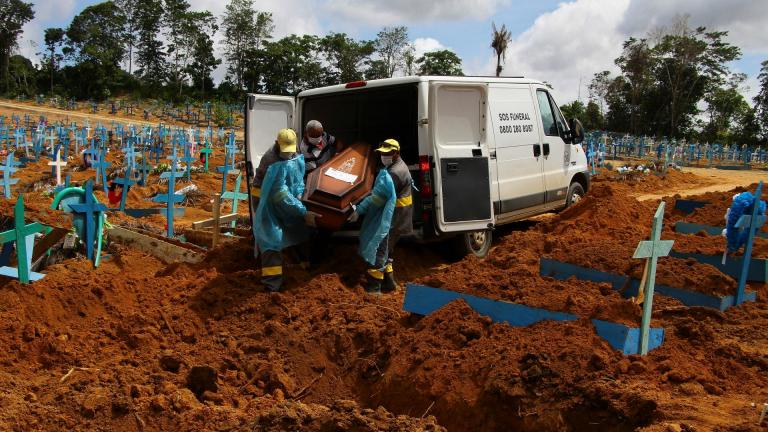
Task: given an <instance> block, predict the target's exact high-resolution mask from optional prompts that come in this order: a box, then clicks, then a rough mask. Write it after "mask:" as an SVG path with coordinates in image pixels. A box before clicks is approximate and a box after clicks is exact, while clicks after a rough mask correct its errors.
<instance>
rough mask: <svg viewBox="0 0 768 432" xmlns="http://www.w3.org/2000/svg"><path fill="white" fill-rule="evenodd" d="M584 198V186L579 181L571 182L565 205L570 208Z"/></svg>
mask: <svg viewBox="0 0 768 432" xmlns="http://www.w3.org/2000/svg"><path fill="white" fill-rule="evenodd" d="M582 198H584V187H583V186H582V185H581V183H579V182H573V183H571V187H569V188H568V198H567V199H566V200H565V207H566V208H568V207H570V206H572V205H574V204H576V203H577V202H579V201H581V199H582Z"/></svg>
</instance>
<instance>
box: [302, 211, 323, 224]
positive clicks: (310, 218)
mask: <svg viewBox="0 0 768 432" xmlns="http://www.w3.org/2000/svg"><path fill="white" fill-rule="evenodd" d="M321 217H323V216H322V215H319V214H317V213H315V212H311V211H308V212H306V213H304V223H305V224H307V226H311V227H316V226H317V218H321Z"/></svg>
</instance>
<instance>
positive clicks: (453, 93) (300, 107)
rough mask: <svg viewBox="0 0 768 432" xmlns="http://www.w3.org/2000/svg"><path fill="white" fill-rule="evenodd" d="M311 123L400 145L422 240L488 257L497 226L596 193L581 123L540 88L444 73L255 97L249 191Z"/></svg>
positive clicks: (348, 137) (248, 125) (353, 137)
mask: <svg viewBox="0 0 768 432" xmlns="http://www.w3.org/2000/svg"><path fill="white" fill-rule="evenodd" d="M312 119H315V120H319V121H320V122H321V123H322V124H323V127H324V129H325V131H326V132H328V133H330V134H331V135H334V136H335V137H336V138H337V139H340V140H342V142H346V143H352V142H356V141H365V142H368V143H371V144H376V143H378V142H380V141H382V140H384V139H386V138H394V139H396V140H397V141H399V142H400V146H401V156H402V158H403V160H404V161H405V162H406V163H407V164H408V166H409V167H410V169H411V174H412V175H413V178H414V180H415V183H416V184H415V186H416V187H417V188H418V191H414V193H413V195H414V201H413V204H414V212H413V214H414V221H413V222H414V231H415V233H416V236H417V237H418V238H419V239H421V240H434V239H441V238H448V237H451V236H453V237H456V239H455V240H456V241H455V244H456V246H458V247H459V249H460V250H462V251H463V252H465V253H474V254H476V255H478V256H484V255H485V254H486V253H487V252H488V249H489V248H490V245H491V231H492V230H493V228H494V227H495V226H497V225H502V224H505V223H509V222H512V221H516V220H519V219H523V218H527V217H530V216H534V215H537V214H540V213H544V212H547V211H551V210H557V209H561V208H564V207H566V206H568V205H570V204H571V203H573V202H575V201H577V200H578V199H579V198H581V197H582V196H583V195H584V193H585V192H586V191H587V190H588V189H589V181H590V180H589V171H588V169H587V159H586V156H585V154H584V151H583V149H582V148H581V145H580V143H581V142H582V140H583V138H584V131H583V129H582V127H581V124H579V123H578V121H572V122H571V124H570V125H569V124H568V123H566V121H565V119H564V118H563V115H562V113H561V112H560V109H559V108H558V105H557V103H555V100H554V99H553V98H552V95H551V93H550V90H549V89H548V88H547V87H546V86H545V85H544V84H543V83H541V82H539V81H534V80H530V79H524V78H489V77H437V76H418V77H403V78H390V79H382V80H371V81H356V82H351V83H348V84H346V85H336V86H330V87H323V88H318V89H312V90H306V91H303V92H301V93H300V94H299V95H298V96H297V97H295V98H294V97H286V96H269V95H260V94H249V95H248V97H247V103H246V105H245V143H246V145H245V157H246V161H247V163H246V170H247V174H248V184H249V187H250V184H251V179H252V175H253V172H254V171H255V169H256V167H258V164H259V160H260V159H261V156H262V155H263V154H264V153H265V152H266V151H267V150H268V149H269V148H270V147H271V146H272V145H273V144H274V141H275V134H276V133H277V130H279V129H280V128H284V127H291V128H294V129H295V130H296V131H297V132H298V133H299V135H301V134H303V132H304V131H303V128H304V125H305V124H306V122H307V121H308V120H312ZM249 195H250V194H249Z"/></svg>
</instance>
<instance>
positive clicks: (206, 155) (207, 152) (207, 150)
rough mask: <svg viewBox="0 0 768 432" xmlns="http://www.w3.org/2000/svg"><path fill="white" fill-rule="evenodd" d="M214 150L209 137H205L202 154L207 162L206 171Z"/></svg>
mask: <svg viewBox="0 0 768 432" xmlns="http://www.w3.org/2000/svg"><path fill="white" fill-rule="evenodd" d="M211 153H213V150H212V149H211V148H210V147H209V143H208V137H206V138H205V148H202V149H200V154H201V155H203V162H204V163H205V172H208V159H210V158H211V156H210V155H211Z"/></svg>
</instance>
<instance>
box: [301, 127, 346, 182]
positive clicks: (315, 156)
mask: <svg viewBox="0 0 768 432" xmlns="http://www.w3.org/2000/svg"><path fill="white" fill-rule="evenodd" d="M340 150H341V142H338V141H337V140H336V137H334V136H333V135H331V134H329V133H328V132H325V131H324V130H323V125H322V123H320V122H319V121H317V120H310V121H308V122H307V125H306V126H305V127H304V136H303V137H302V138H301V142H300V143H299V153H301V154H302V155H304V161H305V163H306V166H307V172H306V174H309V173H311V172H312V171H314V170H315V169H316V168H317V167H319V166H321V165H323V164H324V163H326V162H328V161H329V160H330V159H331V158H332V157H334V156H335V155H336V153H337V152H338V151H340Z"/></svg>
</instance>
